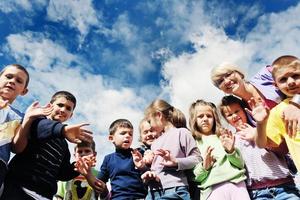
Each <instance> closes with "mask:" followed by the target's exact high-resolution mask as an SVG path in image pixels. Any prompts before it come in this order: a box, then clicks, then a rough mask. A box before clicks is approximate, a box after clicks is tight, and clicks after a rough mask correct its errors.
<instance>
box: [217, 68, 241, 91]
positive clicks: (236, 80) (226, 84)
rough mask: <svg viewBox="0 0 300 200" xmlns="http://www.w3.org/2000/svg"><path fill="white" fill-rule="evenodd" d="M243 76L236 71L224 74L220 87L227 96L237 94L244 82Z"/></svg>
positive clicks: (220, 80) (219, 81) (218, 83)
mask: <svg viewBox="0 0 300 200" xmlns="http://www.w3.org/2000/svg"><path fill="white" fill-rule="evenodd" d="M243 81H244V80H243V78H242V77H241V75H240V74H239V73H237V72H235V71H232V72H228V73H226V74H224V75H223V76H222V77H221V78H220V79H219V80H218V81H217V85H218V87H219V88H220V89H221V90H222V91H223V92H225V93H227V94H235V93H236V92H237V91H238V89H239V88H240V86H241V83H242V82H243Z"/></svg>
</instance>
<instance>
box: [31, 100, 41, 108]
mask: <svg viewBox="0 0 300 200" xmlns="http://www.w3.org/2000/svg"><path fill="white" fill-rule="evenodd" d="M38 105H39V102H38V101H34V102H33V103H32V104H31V105H30V106H31V107H33V108H34V107H38Z"/></svg>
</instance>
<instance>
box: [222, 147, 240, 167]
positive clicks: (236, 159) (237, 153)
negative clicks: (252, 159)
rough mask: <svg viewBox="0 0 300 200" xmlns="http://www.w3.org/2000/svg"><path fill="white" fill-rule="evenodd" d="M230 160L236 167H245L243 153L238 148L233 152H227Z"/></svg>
mask: <svg viewBox="0 0 300 200" xmlns="http://www.w3.org/2000/svg"><path fill="white" fill-rule="evenodd" d="M226 156H227V158H228V161H229V162H230V163H231V164H232V165H233V166H235V167H237V168H239V169H243V168H244V160H243V158H242V154H241V152H240V150H239V149H238V148H236V149H235V151H234V152H233V153H231V154H226Z"/></svg>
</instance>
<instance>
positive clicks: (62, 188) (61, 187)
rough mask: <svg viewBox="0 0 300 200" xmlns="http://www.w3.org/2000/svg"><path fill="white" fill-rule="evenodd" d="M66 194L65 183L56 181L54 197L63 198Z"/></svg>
mask: <svg viewBox="0 0 300 200" xmlns="http://www.w3.org/2000/svg"><path fill="white" fill-rule="evenodd" d="M65 192H66V182H62V181H58V182H57V192H56V194H55V196H57V197H60V198H62V199H63V198H64V196H65Z"/></svg>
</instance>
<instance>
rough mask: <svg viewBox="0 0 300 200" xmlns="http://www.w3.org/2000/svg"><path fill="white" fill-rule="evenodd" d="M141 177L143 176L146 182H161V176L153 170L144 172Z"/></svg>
mask: <svg viewBox="0 0 300 200" xmlns="http://www.w3.org/2000/svg"><path fill="white" fill-rule="evenodd" d="M141 178H142V180H143V182H144V183H146V184H147V183H148V182H149V181H156V182H160V179H159V177H158V176H157V175H156V174H155V172H153V171H146V172H145V173H143V174H142V176H141Z"/></svg>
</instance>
